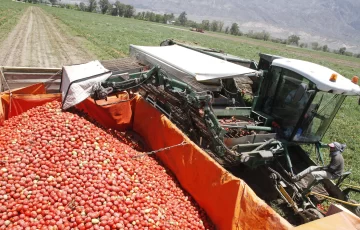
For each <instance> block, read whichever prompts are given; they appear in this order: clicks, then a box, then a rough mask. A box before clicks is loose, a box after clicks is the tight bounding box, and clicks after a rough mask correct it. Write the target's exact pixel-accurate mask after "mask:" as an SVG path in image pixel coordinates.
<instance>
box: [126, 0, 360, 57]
mask: <svg viewBox="0 0 360 230" xmlns="http://www.w3.org/2000/svg"><path fill="white" fill-rule="evenodd" d="M121 2H124V3H127V4H132V5H134V6H135V8H141V9H145V10H153V11H158V12H166V13H170V12H172V13H175V14H178V13H181V12H182V11H186V13H187V14H188V17H189V18H195V19H198V20H201V19H205V18H206V19H221V20H223V21H226V22H227V23H230V22H237V23H239V24H240V28H241V29H243V30H244V31H247V30H251V29H253V30H263V29H265V30H267V31H269V32H270V33H271V34H272V35H273V36H281V37H286V36H288V35H289V34H292V33H297V34H299V35H300V36H301V41H318V42H320V43H323V44H326V43H330V45H332V46H333V47H340V46H342V45H346V46H347V47H348V48H349V49H352V50H356V51H357V50H359V49H360V47H359V44H360V14H359V12H360V1H359V0H293V1H288V0H251V1H250V0H122V1H121Z"/></svg>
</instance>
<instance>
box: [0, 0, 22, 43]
mask: <svg viewBox="0 0 360 230" xmlns="http://www.w3.org/2000/svg"><path fill="white" fill-rule="evenodd" d="M27 7H28V4H24V3H21V2H15V1H9V0H0V34H1V36H0V42H1V41H3V40H4V39H5V38H6V35H7V34H8V33H10V32H11V30H12V28H13V27H14V26H16V24H17V23H18V21H19V19H20V17H21V16H22V13H23V12H24V10H25V9H26V8H27Z"/></svg>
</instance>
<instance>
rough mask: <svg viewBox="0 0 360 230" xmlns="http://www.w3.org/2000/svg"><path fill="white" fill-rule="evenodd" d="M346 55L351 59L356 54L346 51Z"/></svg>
mask: <svg viewBox="0 0 360 230" xmlns="http://www.w3.org/2000/svg"><path fill="white" fill-rule="evenodd" d="M344 55H346V56H349V57H352V56H353V55H354V54H353V53H352V52H349V51H346V52H345V53H344Z"/></svg>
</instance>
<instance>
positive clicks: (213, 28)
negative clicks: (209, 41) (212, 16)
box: [210, 20, 219, 32]
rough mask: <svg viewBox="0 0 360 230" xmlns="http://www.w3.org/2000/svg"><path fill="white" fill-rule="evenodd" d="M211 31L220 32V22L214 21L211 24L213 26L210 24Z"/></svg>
mask: <svg viewBox="0 0 360 230" xmlns="http://www.w3.org/2000/svg"><path fill="white" fill-rule="evenodd" d="M210 29H211V31H214V32H216V31H218V29H219V22H218V21H216V20H213V21H212V22H211V24H210Z"/></svg>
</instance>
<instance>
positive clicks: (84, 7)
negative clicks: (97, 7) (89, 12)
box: [79, 2, 86, 11]
mask: <svg viewBox="0 0 360 230" xmlns="http://www.w3.org/2000/svg"><path fill="white" fill-rule="evenodd" d="M79 10H80V11H86V6H85V3H83V2H80V4H79Z"/></svg>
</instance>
